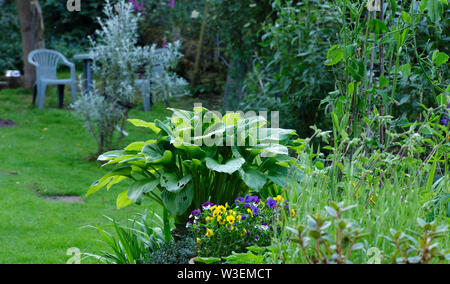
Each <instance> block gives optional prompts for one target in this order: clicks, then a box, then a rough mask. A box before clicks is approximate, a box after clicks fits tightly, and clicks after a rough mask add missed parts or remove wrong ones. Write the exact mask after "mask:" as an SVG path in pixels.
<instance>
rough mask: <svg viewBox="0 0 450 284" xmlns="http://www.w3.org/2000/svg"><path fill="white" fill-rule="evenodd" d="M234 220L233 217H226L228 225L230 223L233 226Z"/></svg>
mask: <svg viewBox="0 0 450 284" xmlns="http://www.w3.org/2000/svg"><path fill="white" fill-rule="evenodd" d="M234 220H235V218H234V216H227V221H228V223H230V224H231V225H233V224H234Z"/></svg>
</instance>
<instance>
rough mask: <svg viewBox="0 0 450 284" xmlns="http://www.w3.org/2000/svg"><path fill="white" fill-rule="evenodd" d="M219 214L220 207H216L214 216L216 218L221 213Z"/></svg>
mask: <svg viewBox="0 0 450 284" xmlns="http://www.w3.org/2000/svg"><path fill="white" fill-rule="evenodd" d="M219 214H220V209H219V208H216V210H214V211H213V217H214V218H216V217H217V215H219Z"/></svg>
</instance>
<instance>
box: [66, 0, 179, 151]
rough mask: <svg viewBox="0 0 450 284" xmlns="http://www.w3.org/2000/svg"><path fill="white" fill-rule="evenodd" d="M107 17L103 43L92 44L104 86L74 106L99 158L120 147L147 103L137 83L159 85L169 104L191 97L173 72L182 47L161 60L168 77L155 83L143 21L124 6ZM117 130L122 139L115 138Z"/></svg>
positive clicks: (157, 94) (109, 10)
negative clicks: (133, 116)
mask: <svg viewBox="0 0 450 284" xmlns="http://www.w3.org/2000/svg"><path fill="white" fill-rule="evenodd" d="M104 13H105V16H106V19H104V20H99V23H100V26H101V29H100V30H97V31H96V35H97V37H96V38H95V40H94V39H92V38H91V43H92V46H93V47H92V53H93V54H94V65H93V70H94V73H95V74H96V76H97V77H98V78H99V80H100V82H99V86H98V85H97V84H94V85H95V86H94V87H93V90H92V91H91V92H84V94H82V96H81V98H80V100H79V101H78V102H76V103H75V104H74V105H73V107H74V108H75V110H76V112H77V113H78V114H79V115H80V116H81V118H82V119H83V120H84V121H85V125H86V127H87V129H88V130H89V131H90V132H91V134H93V135H94V137H95V138H96V139H97V142H98V151H97V153H98V154H100V153H102V152H104V151H105V150H110V149H112V148H113V147H118V144H119V142H120V140H121V138H122V136H123V134H122V133H123V131H122V130H123V128H124V127H125V121H126V118H127V117H128V112H129V110H130V109H131V108H132V107H134V105H135V103H136V102H137V101H139V99H140V98H142V94H141V90H140V86H136V80H137V79H144V80H149V81H150V79H154V81H155V84H152V85H153V91H155V99H157V98H158V97H162V98H164V100H165V101H166V104H168V100H169V97H171V96H173V95H178V94H185V91H184V89H185V87H186V85H187V83H186V82H185V81H184V80H183V79H182V78H179V77H178V76H177V75H176V74H174V73H172V72H171V70H172V69H174V68H175V67H176V64H177V63H178V61H179V59H180V57H181V56H182V54H181V53H180V52H179V47H180V43H179V42H176V43H174V44H169V46H168V48H167V52H165V53H163V54H162V58H161V61H162V62H163V69H164V72H163V74H162V76H161V77H158V78H156V79H155V78H152V74H153V70H152V69H153V68H152V67H153V59H154V58H155V56H156V55H155V45H153V46H152V47H148V46H145V47H139V46H137V41H138V33H137V32H138V21H139V17H140V15H139V14H135V13H134V12H133V7H132V4H131V3H128V2H126V1H125V0H121V1H119V2H118V3H117V4H116V5H115V6H113V5H112V4H111V2H110V1H109V0H106V4H105V7H104ZM139 72H141V73H142V74H141V77H139ZM98 96H101V98H99V97H98ZM97 108H100V109H97ZM106 110H107V111H106ZM116 130H119V135H117V136H114V134H115V131H116ZM114 140H116V141H115V142H116V143H114Z"/></svg>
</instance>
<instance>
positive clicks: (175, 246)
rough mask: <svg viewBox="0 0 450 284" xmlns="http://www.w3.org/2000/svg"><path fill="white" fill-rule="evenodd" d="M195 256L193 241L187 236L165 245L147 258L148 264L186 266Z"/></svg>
mask: <svg viewBox="0 0 450 284" xmlns="http://www.w3.org/2000/svg"><path fill="white" fill-rule="evenodd" d="M195 255H196V252H195V241H194V239H193V238H191V237H190V236H188V237H186V238H184V239H182V240H178V241H171V242H168V243H165V244H164V245H162V246H161V248H160V249H158V250H157V251H154V252H152V253H151V254H150V255H149V256H148V258H149V263H150V264H188V263H189V260H191V259H192V258H193V257H194V256H195Z"/></svg>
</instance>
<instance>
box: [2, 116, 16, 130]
mask: <svg viewBox="0 0 450 284" xmlns="http://www.w3.org/2000/svg"><path fill="white" fill-rule="evenodd" d="M13 126H16V123H15V122H14V121H12V120H10V119H7V120H4V119H1V118H0V128H2V127H13Z"/></svg>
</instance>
